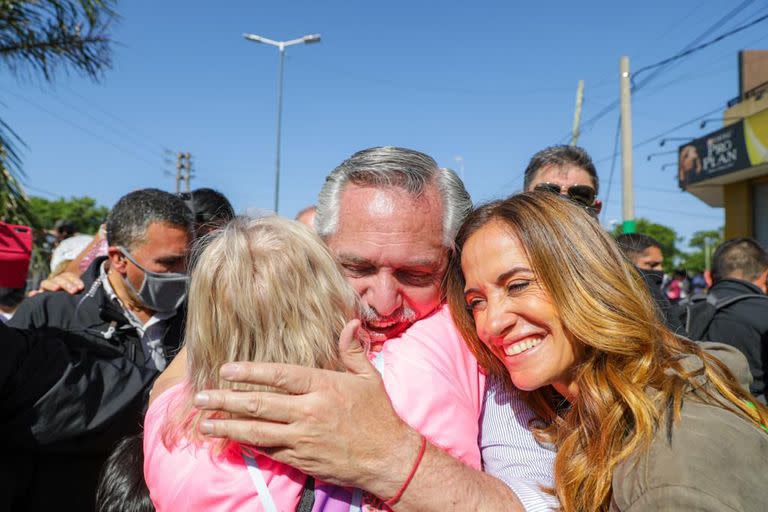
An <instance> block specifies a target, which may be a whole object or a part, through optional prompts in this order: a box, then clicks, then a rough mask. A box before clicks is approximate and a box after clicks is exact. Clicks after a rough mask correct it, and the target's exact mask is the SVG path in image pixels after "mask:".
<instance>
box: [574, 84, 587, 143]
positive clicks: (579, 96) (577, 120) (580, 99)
mask: <svg viewBox="0 0 768 512" xmlns="http://www.w3.org/2000/svg"><path fill="white" fill-rule="evenodd" d="M583 103H584V80H579V86H578V87H577V88H576V110H575V111H574V113H573V129H572V130H571V146H575V145H576V144H577V143H578V142H579V125H581V106H582V104H583Z"/></svg>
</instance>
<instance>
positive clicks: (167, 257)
mask: <svg viewBox="0 0 768 512" xmlns="http://www.w3.org/2000/svg"><path fill="white" fill-rule="evenodd" d="M191 240H192V215H191V213H190V211H189V210H188V209H187V207H186V206H185V205H184V202H183V201H182V200H181V199H179V198H177V197H176V196H174V195H172V194H169V193H167V192H163V191H160V190H156V189H144V190H138V191H135V192H131V193H130V194H127V195H125V196H123V197H122V198H121V199H120V200H119V201H118V202H117V204H116V205H115V206H114V208H113V209H112V211H111V212H110V214H109V218H108V220H107V243H108V246H109V249H108V255H107V256H106V257H101V258H98V259H96V260H94V262H93V263H92V264H91V265H90V267H89V268H88V269H87V270H86V272H85V274H84V275H83V281H84V284H85V287H84V289H83V290H82V291H81V292H80V293H77V294H75V295H70V294H69V293H67V292H64V291H61V292H48V293H42V294H39V295H37V296H35V297H32V298H30V299H27V300H26V301H25V302H23V303H22V304H21V306H20V307H19V309H18V310H17V312H16V314H15V315H14V317H13V319H12V321H11V322H10V323H9V325H10V326H11V327H18V328H25V329H30V328H55V329H58V330H61V331H63V332H64V333H66V334H67V335H68V339H69V344H70V345H71V344H78V345H79V346H80V349H81V350H83V351H87V352H88V353H90V354H92V355H94V357H98V356H99V355H100V354H102V355H103V356H104V357H105V358H115V356H122V358H124V359H125V360H126V362H130V363H131V364H133V365H136V366H137V367H140V368H143V369H144V370H146V372H145V374H146V373H148V374H149V375H150V377H151V376H152V375H153V374H156V373H159V371H161V370H163V369H164V368H165V366H166V365H167V363H168V361H170V359H171V358H172V357H173V355H175V353H176V352H177V350H178V347H179V343H180V341H181V331H182V327H183V323H184V314H183V311H182V309H183V307H182V306H183V304H184V300H185V294H186V285H187V275H186V264H187V253H188V249H189V244H190V241H191ZM126 375H127V374H125V373H120V372H118V371H116V372H115V374H114V375H113V376H111V375H110V373H109V372H100V373H98V374H91V375H90V376H85V378H83V377H81V378H80V379H79V381H78V382H77V383H74V384H73V383H71V382H68V381H67V380H66V378H64V379H62V380H61V385H60V386H59V388H60V389H57V388H54V389H53V390H52V391H51V392H50V393H49V395H50V397H49V398H48V399H47V400H46V401H45V405H44V406H42V407H41V408H40V410H39V411H38V421H37V424H36V425H35V426H34V427H33V428H32V434H33V435H34V437H35V441H36V443H37V445H38V446H40V453H39V454H37V457H38V461H37V468H36V470H35V471H34V478H33V479H32V482H31V484H30V486H29V500H30V510H34V509H37V508H40V509H42V508H52V507H56V508H59V509H61V508H63V509H65V510H89V509H92V507H93V503H94V495H95V489H96V484H97V477H98V473H99V470H100V468H101V465H102V464H103V462H104V461H105V460H106V458H107V456H108V455H109V452H110V451H111V448H112V447H113V445H114V444H115V443H116V442H117V441H118V440H119V439H120V438H122V437H124V436H125V435H130V434H133V433H137V432H138V431H139V430H140V425H141V415H142V413H143V409H144V405H145V403H146V395H147V393H148V386H149V383H151V378H150V379H144V378H142V379H136V378H127V377H126ZM112 377H114V379H125V382H121V383H119V385H116V383H115V382H112V381H109V379H110V378H112ZM148 381H149V382H148ZM96 386H97V387H99V388H101V389H104V390H105V392H104V394H103V395H104V396H101V398H100V399H99V400H95V401H94V402H93V406H92V407H89V408H87V410H88V414H86V415H83V414H82V411H81V410H80V408H78V411H77V412H76V413H75V412H74V411H71V410H69V408H68V407H66V406H65V405H63V404H65V403H71V402H72V400H71V398H72V393H73V391H76V389H77V388H80V389H81V390H82V394H83V396H91V397H92V396H93V393H90V391H92V389H93V387H96ZM107 390H108V391H107ZM57 393H60V394H61V396H62V397H65V396H66V401H65V400H64V399H62V406H61V407H59V406H58V404H57V403H56V400H55V396H56V394H57ZM52 452H53V453H52ZM56 452H58V453H56ZM43 489H45V492H42V490H43ZM46 500H49V501H46ZM38 502H39V503H38ZM48 504H50V505H51V506H50V507H49V506H47V505H48Z"/></svg>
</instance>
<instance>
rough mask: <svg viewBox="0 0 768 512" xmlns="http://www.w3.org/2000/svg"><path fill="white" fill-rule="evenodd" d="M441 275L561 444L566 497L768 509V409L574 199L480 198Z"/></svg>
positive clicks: (598, 506) (604, 507)
mask: <svg viewBox="0 0 768 512" xmlns="http://www.w3.org/2000/svg"><path fill="white" fill-rule="evenodd" d="M763 278H765V274H763ZM447 279H448V283H447V290H448V302H449V305H450V307H451V313H452V315H453V317H454V320H455V322H456V324H457V326H458V327H459V329H460V330H461V332H462V334H463V336H464V339H465V340H466V341H467V342H468V343H469V344H470V346H471V347H472V349H473V352H474V353H475V354H476V355H477V358H478V361H479V362H480V364H481V365H482V366H483V367H484V368H486V369H487V371H488V372H489V373H490V374H492V375H501V376H503V377H504V378H505V379H506V380H507V382H509V383H510V384H512V385H514V386H515V387H517V388H518V389H520V390H522V391H523V396H524V398H525V400H526V401H527V402H528V403H529V404H530V405H531V407H533V408H534V410H535V411H536V413H537V421H536V422H534V423H533V425H534V428H535V430H536V432H537V435H538V438H539V440H540V441H541V442H549V443H553V444H554V445H555V446H556V447H557V457H556V459H555V486H554V490H553V492H554V494H555V495H556V496H557V497H558V498H559V501H560V505H561V507H562V510H563V511H565V512H576V511H578V512H590V511H595V512H596V511H608V510H610V511H620V510H632V511H638V512H641V511H643V512H644V511H649V512H650V511H656V510H702V511H712V512H714V511H721V510H743V511H754V512H757V511H762V510H765V489H766V488H767V487H768V473H766V472H765V471H762V470H761V468H764V467H765V466H766V464H768V432H767V431H766V428H767V427H766V425H767V423H766V422H767V421H768V409H766V408H765V407H764V406H763V405H761V404H757V403H756V400H755V397H754V396H752V395H751V394H749V393H748V392H747V391H746V389H745V388H746V383H747V382H748V381H749V372H748V371H747V366H746V361H745V360H744V357H743V356H742V355H741V353H739V351H737V350H735V349H733V348H732V347H728V346H727V345H722V344H710V345H706V346H700V345H699V344H698V343H696V342H693V341H691V340H688V339H686V338H684V337H681V336H677V335H675V333H673V332H672V331H670V330H669V329H668V328H667V327H666V326H665V325H664V324H663V323H662V322H661V320H660V318H659V316H658V314H657V312H656V311H655V308H654V304H653V301H652V299H651V296H650V295H649V294H648V292H647V289H646V287H645V285H644V283H643V281H642V280H641V278H640V276H639V275H638V274H637V272H635V270H634V268H633V267H632V266H631V265H630V264H629V263H628V261H627V260H626V259H625V257H624V256H623V255H622V254H621V252H620V251H619V249H618V247H617V246H616V244H615V243H614V240H613V239H612V238H611V237H610V236H609V235H608V234H607V233H606V232H605V231H604V230H603V229H602V227H600V226H599V225H598V224H597V223H595V222H594V221H593V220H592V219H591V218H590V217H589V215H588V214H587V213H585V211H584V209H583V208H580V207H577V206H575V205H573V204H572V203H570V202H569V201H564V200H561V199H559V198H557V197H554V196H552V195H551V194H543V193H540V192H533V193H525V194H519V195H517V196H512V197H510V198H508V199H506V200H503V201H495V202H492V203H489V204H486V205H483V206H481V207H479V208H478V209H476V210H475V211H473V212H472V213H471V214H470V215H469V216H468V218H467V220H466V221H465V223H464V224H463V225H462V228H461V229H460V230H459V233H458V235H457V237H456V253H455V254H454V257H453V258H452V259H451V263H450V266H449V270H448V278H447ZM705 349H706V350H705ZM734 375H736V376H738V380H737V379H736V378H735V377H734ZM726 468H727V469H726ZM723 471H727V473H728V475H727V478H726V477H725V476H724V474H723Z"/></svg>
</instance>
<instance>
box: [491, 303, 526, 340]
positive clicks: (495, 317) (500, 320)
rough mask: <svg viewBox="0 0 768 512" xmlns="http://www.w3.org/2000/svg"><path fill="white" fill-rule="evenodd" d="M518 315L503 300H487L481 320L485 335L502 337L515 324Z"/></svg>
mask: <svg viewBox="0 0 768 512" xmlns="http://www.w3.org/2000/svg"><path fill="white" fill-rule="evenodd" d="M517 321H518V315H517V314H516V313H515V312H514V311H512V310H510V308H509V307H508V304H506V303H505V301H503V300H490V299H489V300H488V303H487V306H486V309H485V318H484V321H483V330H484V331H485V332H486V336H487V337H492V338H503V337H504V336H506V335H507V333H509V331H510V330H512V328H513V327H514V326H515V325H516V324H517Z"/></svg>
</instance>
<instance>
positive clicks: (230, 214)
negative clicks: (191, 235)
mask: <svg viewBox="0 0 768 512" xmlns="http://www.w3.org/2000/svg"><path fill="white" fill-rule="evenodd" d="M179 197H181V199H183V200H184V203H185V204H186V205H187V208H189V209H190V210H191V211H192V215H194V218H195V236H196V237H198V238H199V237H201V236H204V235H206V234H207V233H209V232H211V231H213V230H214V229H217V228H219V227H221V226H223V225H224V224H226V223H227V222H229V221H230V220H232V219H234V218H235V209H234V208H232V204H231V203H230V202H229V200H228V199H227V198H226V196H225V195H224V194H222V193H221V192H219V191H218V190H213V189H212V188H198V189H195V190H193V191H192V192H182V193H180V194H179Z"/></svg>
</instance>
